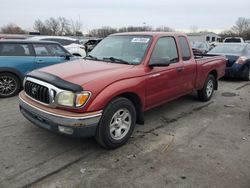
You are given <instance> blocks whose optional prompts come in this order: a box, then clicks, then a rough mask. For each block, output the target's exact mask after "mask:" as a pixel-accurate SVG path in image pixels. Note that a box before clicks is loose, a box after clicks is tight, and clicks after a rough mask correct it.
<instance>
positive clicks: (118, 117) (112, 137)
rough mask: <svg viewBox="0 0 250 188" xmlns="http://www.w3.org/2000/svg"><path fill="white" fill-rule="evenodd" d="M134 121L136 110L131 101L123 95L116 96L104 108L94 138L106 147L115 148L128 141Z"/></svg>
mask: <svg viewBox="0 0 250 188" xmlns="http://www.w3.org/2000/svg"><path fill="white" fill-rule="evenodd" d="M135 122H136V110H135V107H134V105H133V103H132V102H131V101H130V100H128V99H126V98H123V97H120V98H116V99H114V100H113V101H112V102H111V103H110V104H108V106H107V107H106V109H105V110H104V113H103V116H102V118H101V120H100V123H99V125H98V128H97V131H96V136H95V138H96V140H97V142H98V143H99V144H100V145H102V146H103V147H105V148H107V149H114V148H117V147H119V146H122V145H123V144H125V143H126V142H127V141H128V139H129V138H130V136H131V134H132V133H133V130H134V127H135Z"/></svg>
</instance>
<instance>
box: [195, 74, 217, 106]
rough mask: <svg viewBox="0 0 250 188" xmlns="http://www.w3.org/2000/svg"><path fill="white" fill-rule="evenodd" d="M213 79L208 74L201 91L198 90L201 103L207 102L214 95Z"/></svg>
mask: <svg viewBox="0 0 250 188" xmlns="http://www.w3.org/2000/svg"><path fill="white" fill-rule="evenodd" d="M214 88H215V78H214V76H213V75H211V74H209V75H208V77H207V80H206V82H205V84H204V86H203V88H202V89H201V90H198V97H199V99H200V100H201V101H204V102H205V101H209V100H210V99H211V97H212V95H213V93H214Z"/></svg>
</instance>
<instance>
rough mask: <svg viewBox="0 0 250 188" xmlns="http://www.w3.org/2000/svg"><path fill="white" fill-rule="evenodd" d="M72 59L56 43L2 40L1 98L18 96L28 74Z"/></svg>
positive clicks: (0, 60)
mask: <svg viewBox="0 0 250 188" xmlns="http://www.w3.org/2000/svg"><path fill="white" fill-rule="evenodd" d="M72 57H73V56H72V55H71V54H70V53H69V52H68V51H67V50H66V49H64V48H63V47H62V46H61V45H60V44H58V43H56V42H44V41H25V40H1V41H0V97H1V98H2V97H10V96H14V95H16V94H17V93H18V92H19V91H20V89H21V86H22V84H21V83H22V81H23V78H24V75H25V74H26V73H27V72H29V71H31V70H34V69H37V68H41V67H45V66H48V65H52V64H57V63H61V62H65V61H68V60H70V59H73V58H72Z"/></svg>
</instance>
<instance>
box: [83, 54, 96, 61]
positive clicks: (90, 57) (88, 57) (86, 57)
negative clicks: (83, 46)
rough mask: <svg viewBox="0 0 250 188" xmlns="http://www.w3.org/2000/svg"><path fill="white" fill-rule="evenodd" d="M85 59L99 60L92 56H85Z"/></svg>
mask: <svg viewBox="0 0 250 188" xmlns="http://www.w3.org/2000/svg"><path fill="white" fill-rule="evenodd" d="M84 59H93V60H99V59H98V58H97V57H94V56H92V55H87V56H85V58H84Z"/></svg>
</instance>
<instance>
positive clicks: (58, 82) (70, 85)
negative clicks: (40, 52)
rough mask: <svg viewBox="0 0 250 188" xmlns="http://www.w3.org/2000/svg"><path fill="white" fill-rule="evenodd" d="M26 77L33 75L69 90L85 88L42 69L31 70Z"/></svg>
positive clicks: (79, 90)
mask: <svg viewBox="0 0 250 188" xmlns="http://www.w3.org/2000/svg"><path fill="white" fill-rule="evenodd" d="M26 77H32V78H35V79H38V80H41V81H44V82H47V83H50V84H52V85H54V86H56V87H58V88H60V89H63V90H67V91H73V92H81V91H83V88H82V87H81V86H80V85H77V84H74V83H71V82H68V81H66V80H63V79H62V78H60V77H58V76H55V75H53V74H50V73H47V72H42V71H37V70H35V71H32V72H29V73H28V74H27V75H26Z"/></svg>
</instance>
